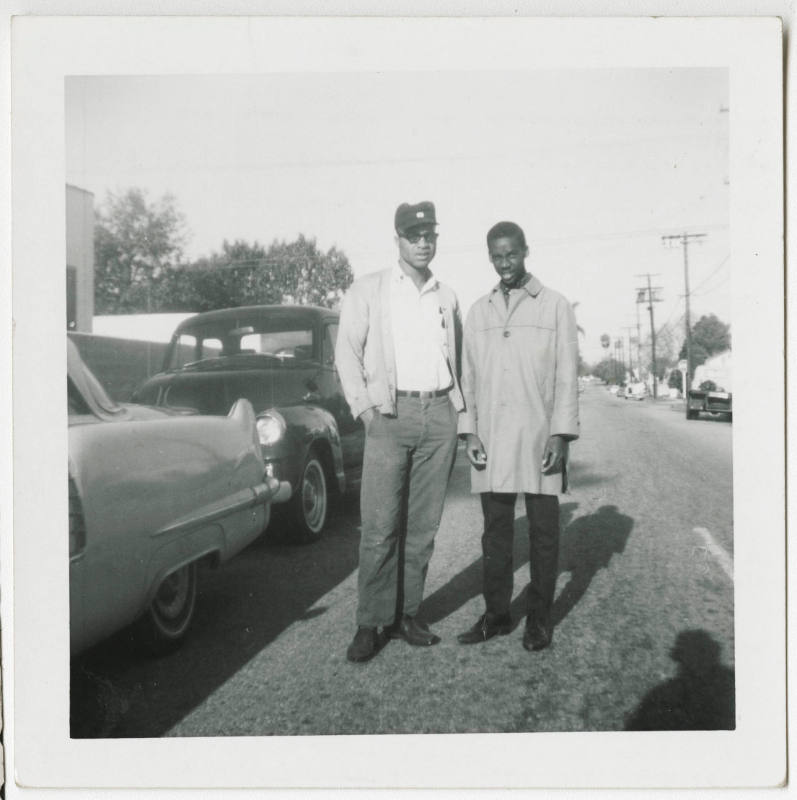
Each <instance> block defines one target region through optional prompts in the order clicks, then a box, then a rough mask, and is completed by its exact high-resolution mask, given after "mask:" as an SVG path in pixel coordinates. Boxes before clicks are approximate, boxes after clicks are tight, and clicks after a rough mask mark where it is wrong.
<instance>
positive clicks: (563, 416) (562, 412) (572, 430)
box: [550, 298, 579, 439]
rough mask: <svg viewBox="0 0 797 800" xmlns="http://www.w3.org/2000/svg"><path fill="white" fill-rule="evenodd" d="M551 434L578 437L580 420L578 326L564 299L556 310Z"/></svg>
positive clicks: (571, 309)
mask: <svg viewBox="0 0 797 800" xmlns="http://www.w3.org/2000/svg"><path fill="white" fill-rule="evenodd" d="M550 430H551V435H554V434H559V435H562V436H567V437H568V438H570V439H577V438H578V434H579V420H578V329H577V327H576V317H575V314H574V313H573V308H572V307H571V305H570V303H568V302H567V300H565V299H564V298H562V299H561V300H560V301H559V305H558V308H557V310H556V373H555V383H554V398H553V416H552V417H551V429H550Z"/></svg>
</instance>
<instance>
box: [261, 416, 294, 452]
mask: <svg viewBox="0 0 797 800" xmlns="http://www.w3.org/2000/svg"><path fill="white" fill-rule="evenodd" d="M287 430H288V426H287V425H286V424H285V420H284V419H283V417H282V414H280V413H279V412H277V411H267V412H266V413H265V414H261V415H260V416H259V417H258V418H257V435H258V438H259V439H260V444H261V445H263V446H269V445H272V444H276V443H277V442H278V441H280V439H282V437H283V436H285V432H286V431H287Z"/></svg>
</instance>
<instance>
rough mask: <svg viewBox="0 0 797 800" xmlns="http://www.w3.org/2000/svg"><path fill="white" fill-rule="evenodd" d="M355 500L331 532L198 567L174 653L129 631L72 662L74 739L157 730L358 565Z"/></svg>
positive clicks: (267, 540) (262, 543) (310, 612)
mask: <svg viewBox="0 0 797 800" xmlns="http://www.w3.org/2000/svg"><path fill="white" fill-rule="evenodd" d="M358 526H359V511H358V509H357V499H356V498H354V499H350V498H347V499H346V501H345V502H344V503H343V505H342V506H341V507H340V508H338V509H336V513H335V517H334V518H333V520H332V522H331V526H330V531H329V533H328V535H326V536H325V538H323V539H322V540H321V541H319V542H315V543H313V544H310V545H291V544H286V543H285V542H284V541H281V540H280V537H276V536H269V535H266V536H264V537H261V538H260V539H258V540H257V541H256V542H254V543H253V544H252V545H250V546H249V547H248V548H247V549H246V550H244V551H243V552H242V553H241V554H239V555H238V556H236V557H235V558H234V559H232V560H231V561H229V562H227V563H226V564H223V565H222V566H221V567H220V568H219V569H216V570H211V569H209V568H203V569H201V570H200V574H199V575H200V582H199V586H200V588H199V593H198V597H197V608H196V612H195V613H196V616H195V619H194V621H193V626H192V629H191V631H190V633H189V636H188V638H187V639H186V641H185V642H184V643H183V644H182V646H181V647H180V648H179V649H178V650H176V651H175V652H173V653H170V654H169V655H167V656H162V657H160V658H154V657H152V656H149V655H147V654H145V653H142V652H141V651H140V649H138V647H137V645H136V643H135V641H134V639H133V637H132V633H131V631H130V630H129V629H127V630H124V631H121V632H120V633H118V634H117V635H115V636H113V637H112V638H110V639H108V640H106V641H105V642H102V643H100V644H99V645H97V646H96V647H94V648H92V649H91V650H89V651H88V652H86V653H85V654H83V655H81V656H80V657H78V658H76V659H75V660H74V661H73V662H72V664H71V691H70V723H71V724H70V730H71V736H72V737H73V738H110V737H152V736H161V735H163V734H164V733H165V732H166V731H168V730H169V729H170V728H171V727H173V726H174V725H175V724H176V723H177V722H179V721H180V720H181V719H182V718H183V717H184V716H185V715H186V714H188V713H189V712H190V711H191V710H192V709H194V708H195V707H196V706H197V705H199V704H200V703H201V702H202V701H203V700H205V698H207V697H208V696H209V695H210V694H211V693H212V692H213V691H214V690H216V689H217V688H218V687H219V686H221V685H222V684H223V683H224V682H225V681H227V680H228V679H229V678H230V677H232V676H233V675H234V674H235V673H236V672H237V671H238V670H239V669H240V668H241V667H242V666H243V665H244V664H246V663H247V662H248V661H249V660H250V659H251V658H253V657H254V656H255V655H257V653H259V652H260V651H261V650H262V649H263V648H264V647H265V646H266V645H268V644H269V643H270V642H272V641H273V640H274V639H276V638H277V637H278V636H279V635H280V634H281V633H282V632H283V631H284V630H285V629H286V628H288V627H289V626H290V625H292V624H293V623H294V622H296V621H298V620H302V619H307V618H310V617H313V616H317V615H319V614H323V613H324V611H325V609H324V608H314V605H315V603H316V602H317V601H318V599H319V598H321V597H323V596H324V595H325V594H326V593H327V592H329V591H330V590H331V589H333V588H334V587H336V586H338V585H339V584H340V583H341V582H343V581H344V580H345V579H346V578H347V577H348V576H349V575H350V574H351V573H352V572H353V571H354V570H355V569H356V568H357V552H358V545H359V535H360V532H359V527H358Z"/></svg>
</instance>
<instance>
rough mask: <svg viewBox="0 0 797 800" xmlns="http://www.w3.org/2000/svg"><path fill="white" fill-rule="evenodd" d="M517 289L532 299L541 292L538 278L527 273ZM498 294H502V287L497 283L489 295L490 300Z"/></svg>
mask: <svg viewBox="0 0 797 800" xmlns="http://www.w3.org/2000/svg"><path fill="white" fill-rule="evenodd" d="M517 288H518V289H523V290H524V291H526V292H528V294H530V295H531V296H532V297H536V296H537V295H538V294H539V293H540V292H541V291H542V283H541V282H540V279H539V278H537V277H536V276H534V275H532V274H531V273H528V277H527V278H526V279H525V282H524V283H522V284H521V285H520V286H518V287H517ZM510 291H511V290H510ZM500 292H503V287H502V285H501V282H500V281H499V282H498V283H497V284H496V286H495V287H494V288H493V291H492V292H491V293H490V299H492V298H493V296H494V295H495V294H496V293H500Z"/></svg>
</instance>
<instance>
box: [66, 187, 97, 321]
mask: <svg viewBox="0 0 797 800" xmlns="http://www.w3.org/2000/svg"><path fill="white" fill-rule="evenodd" d="M66 266H67V293H68V294H69V293H70V292H73V293H72V297H71V298H70V297H67V317H68V319H67V325H68V329H69V330H72V331H80V332H82V333H91V331H92V319H93V317H94V195H93V194H92V193H91V192H87V191H86V190H85V189H79V188H78V187H77V186H70V185H69V184H67V186H66ZM70 273H71V274H72V275H73V276H74V290H72V289H71V288H70V282H71V281H70V278H69V275H70ZM70 312H71V314H70ZM70 316H72V319H71V320H70V319H69V317H70Z"/></svg>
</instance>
